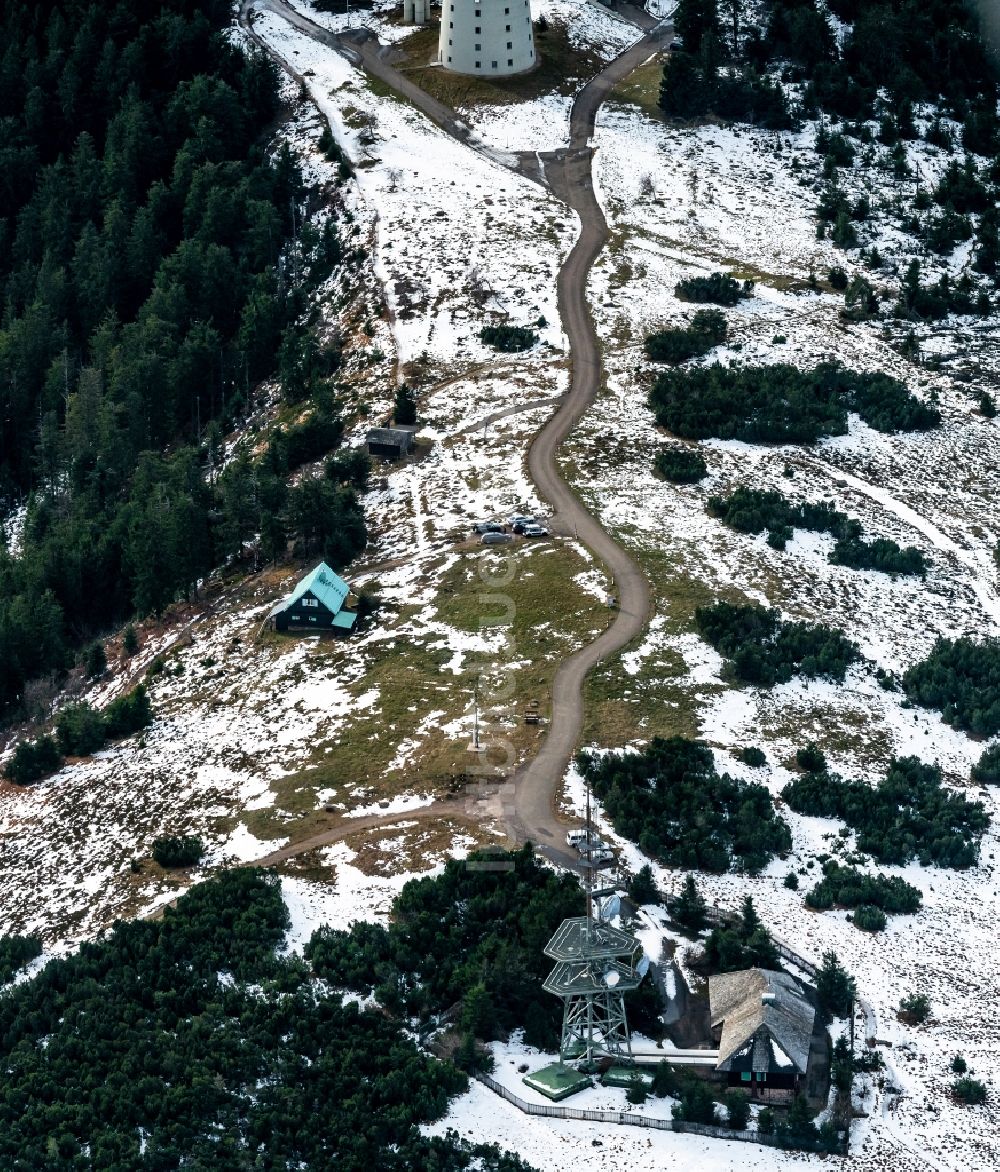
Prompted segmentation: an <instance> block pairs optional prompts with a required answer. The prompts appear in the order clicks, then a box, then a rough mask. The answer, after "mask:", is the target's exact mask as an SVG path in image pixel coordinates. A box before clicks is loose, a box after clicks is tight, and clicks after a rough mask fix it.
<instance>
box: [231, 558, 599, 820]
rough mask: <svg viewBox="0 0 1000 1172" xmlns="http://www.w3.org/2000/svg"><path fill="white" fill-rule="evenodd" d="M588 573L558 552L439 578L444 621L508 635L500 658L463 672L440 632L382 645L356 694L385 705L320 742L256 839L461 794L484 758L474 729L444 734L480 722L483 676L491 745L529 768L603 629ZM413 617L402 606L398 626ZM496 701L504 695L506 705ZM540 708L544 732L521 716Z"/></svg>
mask: <svg viewBox="0 0 1000 1172" xmlns="http://www.w3.org/2000/svg"><path fill="white" fill-rule="evenodd" d="M505 567H507V568H508V569H509V570H512V571H513V573H512V575H511V579H510V581H509V582H505V584H503V585H491V584H489V582H488V581H484V579H483V572H484V571H486V572H488V573H489V574H492V575H493V576H494V577H493V579H492V580H493V581H494V582H499V581H501V580H503V579H504V578H505V576H506V575H505ZM588 568H591V563H589V562H587V561H586V560H585V559H584V558H583V557H582V556H581V555H580V554H578V553H577V552H576V551H575V550H573V549H571V548H569V547H567V546H562V545H557V544H554V543H551V544H550V543H537V544H528V543H525V544H523V545H522V544H518V545H516V546H514V547H513V548H511V549H509V550H505V551H503V552H499V553H498V552H494V551H490V550H485V549H475V550H470V551H468V552H467V553H464V554H462V555H461V557H460V558H459V559H458V560H457V561H456V562H455V564H454V565H453V566H452V567H451V568H450V569H449V570H448V572H447V573H446V574H445V575H444V577H443V578H442V581H441V584H440V588H439V591H438V595H437V602H436V611H437V617H438V618H440V619H441V621H443V622H445V623H447V624H448V626H450V627H454V628H455V629H456V630H459V631H464V632H469V633H470V634H479V633H483V634H484V635H486V636H489V635H490V634H491V632H492V633H493V634H494V635H499V634H500V633H501V631H502V632H503V634H504V638H505V643H504V646H503V647H502V649H501V650H499V651H496V652H493V651H491V652H488V653H485V654H484V653H473V652H469V653H467V654H466V656H465V659H464V661H463V663H462V669H463V670H462V672H461V673H460V674H458V675H456V674H455V673H454V671H453V669H452V667H451V663H452V661H453V658H454V655H453V652H452V651H451V650H450V649H449V648H447V647H445V646H443V645H442V644H443V640H442V638H441V636H440V635H438V634H436V633H433V634H429V635H427V636H416V637H414V636H412V635H407V636H406V637H404V638H400V639H399V640H392V639H386V640H384V641H380V642H379V643H377V644H374V645H373V647H372V648H371V658H370V659H369V661H368V663H367V664H366V670H365V673H364V675H363V677H362V678H361V679H360V680H358V681H357V683H355V684H352V685H351V688H350V690H351V692H352V694H354V695H355V696H359V697H360V696H361V695H363V694H364V693H366V692H368V691H370V690H371V689H377V690H378V693H379V699H378V701H377V702H376V703H375V704H374V705H373V706H372V707H371V708H368V709H364V710H362V711H359V712H358V713H357V715H356V716H355V718H354V719H353V720H352V721H351V722H350V723H349V725H348V726H347V727H346V728H343V729H342V730H341V731H340V732H339V735H338V736H337V737H335V738H332V739H329V740H323V739H317V741H316V743H315V744H314V745H313V748H312V752H311V754H310V757H309V759H308V760H307V761H306V762H305V763H304V765H303V766H302V767H300V768H299V769H298V770H296V771H295V772H293V773H291V774H289V775H287V776H285V777H282V778H280V779H279V780H277V781H276V782H274V783H273V785H272V787H271V788H272V792H273V793H274V794H275V802H274V805H273V806H272V807H270V808H267V809H261V810H253V811H249V812H248V813H247V816H246V819H245V821H246V824H247V828H248V829H249V830H250V832H251V833H252V834H254V835H256V836H257V837H259V838H263V839H270V838H275V837H284V836H286V835H289V836H291V838H292V840H293V841H294V840H297V839H300V838H304V837H307V836H309V835H311V834H316V833H320V832H321V831H323V830H324V829H327V828H328V827H330V826H333V825H335V824H336V823H337V822H339V820H340V818H341V816H342V813H341V810H340V809H339V807H341V806H347V807H348V808H349V807H350V806H355V805H358V804H368V803H369V802H372V801H378V800H382V799H384V798H388V797H391V796H393V795H394V794H398V793H403V792H406V791H409V790H412V789H414V788H418V789H419V790H420V791H421V792H429V793H434V794H436V795H437V796H441V797H444V796H447V795H448V794H450V793H453V792H455V791H456V790H457V789H458V788H460V787H461V786H463V785H464V784H465V774H466V772H467V771H468V770H469V768H470V766H471V765H472V764H473V763H474V760H475V759H474V756H473V754H471V753H470V752H469V748H468V733H467V732H465V733H463V734H462V735H461V736H456V735H454V734H446V733H445V732H444V731H443V730H442V728H441V726H442V725H448V724H450V723H451V722H453V721H454V720H456V719H457V718H459V717H461V716H463V715H464V714H466V713H471V708H472V696H473V686H474V679H475V675H476V674H477V672H478V673H480V675H481V682H480V728H481V730H482V733H483V737H484V740H487V741H488V740H490V739H492V738H491V736H490V734H491V733H493V734H494V736H495V737H496V739H499V738H500V736H502V737H504V738H506V739H507V740H509V741H510V742H511V743H512V744H513V746H514V748H515V750H516V752H517V754H518V758H519V759H522V760H523V759H524V757H525V756H526V755H528V754H530V753H532V752H534V750H535V748H536V746H537V743H538V741H539V739H540V737H541V736H542V735H543V733H544V731H545V723H544V721H545V719H546V718H547V716H548V714H549V711H550V698H551V691H552V681H553V678H554V676H555V672H556V669H557V668H558V666H559V663H560V662H561V661H562V659H563V658H564V656H565V655H567V654H569V653H570V652H572V651H573V650H575V649H576V648H577V647H580V646H582V645H583V644H584V643H586V642H588V641H589V640H591V639H592V638H594V637H595V636H596V635H597V634H598V633H599V632H600V631H601V630H602V629H603V626H604V624H605V622H606V616H607V611H606V609H605V607H604V606H603V605H602V604H601V602H600V601H599V600H598V599H597V598H595V597H593V596H592V595H591V594H589V593H588V592H587V591H585V590H584V589H583V588H582V587H581V586H580V585H579V584H578V583H576V582H574V581H573V578H574V576H575V575H577V574H580V573H581V572H582V571H584V570H587V569H588ZM416 610H417V608H404V609H403V611H402V612H401V615H400V620H401V621H405V620H406V619H407V618H408V617H412V615H413V614H414V613H415V612H416ZM337 655H338V645H337V644H324V643H319V644H317V645H316V647H315V649H314V651H313V656H315V657H317V658H321V657H324V656H337ZM311 658H312V656H311V657H310V659H311ZM308 662H309V661H307V662H306V664H305V666H304V671H308ZM446 665H448V666H446ZM494 697H503V700H502V703H501V702H500V701H494V699H493V698H494ZM533 701H537V702H538V712H539V714H540V716H541V718H542V723H541V724H538V725H526V724H524V723H523V712H524V710H525V709H526V708H527V707H528V705H529V704H530V703H531V702H533ZM435 713H437V714H440V715H437V716H433V714H435ZM432 717H433V719H432ZM421 726H425V727H421ZM404 742H412V744H410V745H409V746H408V752H407V760H406V761H405V762H403V763H397V762H396V758H397V754H398V751H399V747H400V745H401V744H403V743H404ZM321 790H325V791H332V797H325V798H324V801H325V802H328V803H329V804H330V805H331V806H332V807H333V809H331V810H329V811H327V810H324V809H323V808H322V804H321V803H320V802H319V800H318V796H317V795H318V794H319V792H320V791H321Z"/></svg>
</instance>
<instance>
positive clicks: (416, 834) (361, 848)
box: [344, 814, 505, 876]
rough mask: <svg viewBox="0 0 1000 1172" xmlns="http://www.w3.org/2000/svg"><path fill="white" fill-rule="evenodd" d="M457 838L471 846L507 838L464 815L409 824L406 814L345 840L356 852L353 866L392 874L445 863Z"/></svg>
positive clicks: (491, 843) (481, 845)
mask: <svg viewBox="0 0 1000 1172" xmlns="http://www.w3.org/2000/svg"><path fill="white" fill-rule="evenodd" d="M470 839H471V840H474V843H473V842H470V841H469V840H470ZM456 840H465V841H464V845H466V846H469V847H470V848H471V847H472V846H473V845H475V846H476V847H486V846H496V845H498V844H502V843H503V842H504V841H505V839H504V838H503V836H502V835H497V834H494V833H492V832H491V831H490V830H489V829H488V828H487V827H484V826H480V825H478V824H476V823H473V822H472V821H471V820H470V821H466V820H465V819H464V818H450V817H449V818H440V819H437V820H435V821H434V822H418V823H417V824H416V825H413V824H410V825H407V818H406V815H405V814H404V815H402V816H401V817H400V820H399V822H397V823H395V824H394V825H392V826H382V827H379V828H378V829H372V830H364V831H360V832H359V833H358V834H356V835H352V836H351V837H350V838H346V839H344V842H345V844H346V845H347V846H348V847H349V848H350V849H351V850H352V851H354V855H355V857H354V858H353V859H352V860H351V866H352V867H357V868H358V870H359V871H363V872H364V873H365V874H366V875H382V876H390V875H400V874H403V873H404V872H420V871H425V870H426V869H427V868H428V867H429V866H432V865H433V864H434V863H436V862H443V861H444V860H445V859H446V858H447V857H448V856H449V855H450V854H451V851H452V849H453V847H454V844H455V841H456Z"/></svg>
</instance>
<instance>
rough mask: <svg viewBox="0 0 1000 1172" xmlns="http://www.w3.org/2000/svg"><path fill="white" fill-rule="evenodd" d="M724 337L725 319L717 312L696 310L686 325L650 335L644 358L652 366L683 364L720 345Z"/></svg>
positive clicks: (726, 329) (725, 333) (713, 310)
mask: <svg viewBox="0 0 1000 1172" xmlns="http://www.w3.org/2000/svg"><path fill="white" fill-rule="evenodd" d="M727 333H728V328H727V326H726V319H725V317H724V315H723V314H722V313H720V312H719V310H717V309H699V310H698V312H697V313H696V314H695V315H694V318H693V319H692V321H691V324H690V325H688V326H674V327H671V328H669V329H665V330H659V331H657V333H655V334H650V335H649V337H648V338H647V339H646V342H645V350H646V356H647V357H648V358H649V359H650V360H651V361H653V362H670V363H675V364H676V363H680V362H687V361H688V359H690V358H700V357H701V356H702V355H704V354H707V353H708V352H709V350H711V349H713V348H714V347H715V346H719V345H721V344H722V343H723V342H724V341H725V340H726V336H727Z"/></svg>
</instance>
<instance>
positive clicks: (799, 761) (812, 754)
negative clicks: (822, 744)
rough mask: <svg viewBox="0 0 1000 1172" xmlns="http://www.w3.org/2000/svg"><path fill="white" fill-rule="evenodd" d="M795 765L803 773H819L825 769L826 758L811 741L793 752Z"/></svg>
mask: <svg viewBox="0 0 1000 1172" xmlns="http://www.w3.org/2000/svg"><path fill="white" fill-rule="evenodd" d="M795 764H796V765H797V766H798V767H799V768H800V769H801V770H803V772H805V773H819V772H820V770H823V769H825V768H826V756H825V754H824V753H823V750H822V749H821V748H819V746H818V745H814V744H813V743H812V741H810V742H809V744H808V745H803V746H802V747H801V748H800V749H796V751H795Z"/></svg>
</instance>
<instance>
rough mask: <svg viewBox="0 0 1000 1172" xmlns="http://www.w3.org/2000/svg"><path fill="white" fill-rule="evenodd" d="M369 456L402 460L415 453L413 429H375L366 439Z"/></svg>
mask: <svg viewBox="0 0 1000 1172" xmlns="http://www.w3.org/2000/svg"><path fill="white" fill-rule="evenodd" d="M365 443H366V444H367V446H368V455H369V456H378V457H379V458H380V459H382V460H402V459H403V458H404V456H408V455H409V454H410V452H412V451H413V429H411V428H407V427H373V428H372V429H371V431H370V432H369V433H368V435H367V436H366V437H365Z"/></svg>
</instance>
